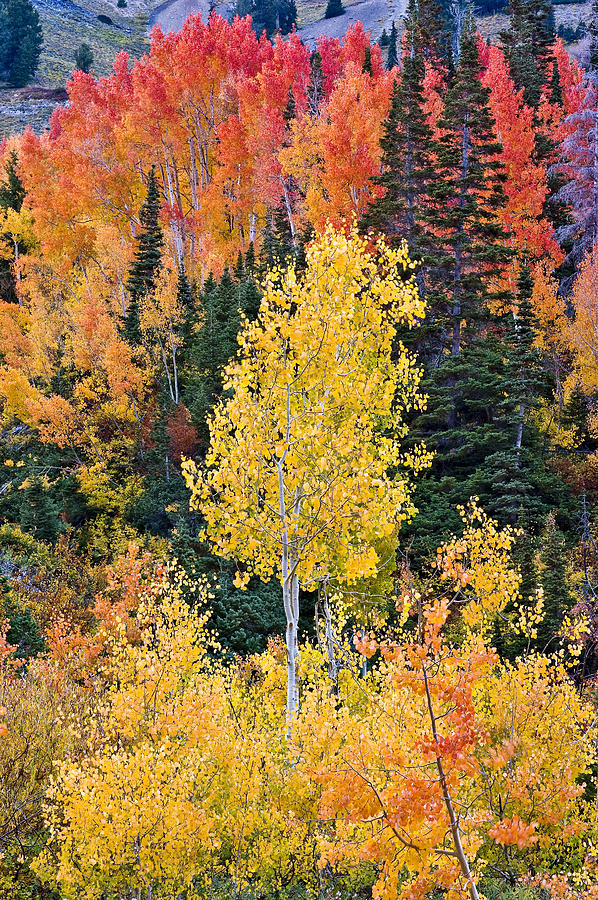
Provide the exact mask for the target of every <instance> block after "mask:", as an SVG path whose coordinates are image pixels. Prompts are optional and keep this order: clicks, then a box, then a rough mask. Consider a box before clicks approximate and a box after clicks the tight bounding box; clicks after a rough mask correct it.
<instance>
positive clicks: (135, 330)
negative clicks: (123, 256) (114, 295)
mask: <svg viewBox="0 0 598 900" xmlns="http://www.w3.org/2000/svg"><path fill="white" fill-rule="evenodd" d="M159 214H160V194H159V191H158V183H157V181H156V170H155V168H154V166H152V168H151V169H150V173H149V176H148V181H147V194H146V197H145V202H144V203H143V206H142V207H141V210H140V212H139V231H138V233H137V235H136V237H135V243H136V247H135V256H134V258H133V263H132V265H131V269H130V271H129V277H128V280H127V290H128V292H129V298H130V302H129V308H128V311H127V315H126V318H125V323H124V329H123V330H124V334H125V336H126V338H127V340H129V341H130V343H132V344H135V343H138V342H139V337H140V329H139V303H140V300H141V299H142V298H143V297H145V296H146V295H147V294H150V293H151V292H152V291H153V290H154V289H155V287H156V276H157V274H158V271H159V269H160V266H161V264H162V247H163V245H164V239H163V236H162V227H161V225H160V222H159V218H158V217H159Z"/></svg>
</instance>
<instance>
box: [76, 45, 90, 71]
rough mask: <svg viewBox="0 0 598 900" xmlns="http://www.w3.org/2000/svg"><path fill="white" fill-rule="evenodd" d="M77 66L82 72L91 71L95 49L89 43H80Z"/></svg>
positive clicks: (77, 51)
mask: <svg viewBox="0 0 598 900" xmlns="http://www.w3.org/2000/svg"><path fill="white" fill-rule="evenodd" d="M75 66H76V67H77V68H78V69H80V70H81V72H89V71H91V67H92V66H93V51H92V49H91V47H90V46H89V44H80V45H79V46H78V47H77V50H76V51H75Z"/></svg>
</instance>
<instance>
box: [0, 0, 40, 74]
mask: <svg viewBox="0 0 598 900" xmlns="http://www.w3.org/2000/svg"><path fill="white" fill-rule="evenodd" d="M42 44H43V34H42V28H41V25H40V23H39V15H38V13H37V10H36V9H35V7H34V6H33V4H32V3H31V0H0V76H3V77H4V78H6V80H7V81H8V83H9V84H11V85H13V87H23V86H24V85H26V84H27V83H28V82H29V81H30V79H31V78H32V77H33V75H34V74H35V72H36V70H37V64H38V62H39V57H40V53H41V49H42Z"/></svg>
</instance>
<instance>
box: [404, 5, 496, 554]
mask: <svg viewBox="0 0 598 900" xmlns="http://www.w3.org/2000/svg"><path fill="white" fill-rule="evenodd" d="M480 71H481V65H480V60H479V54H478V49H477V43H476V37H475V27H474V23H473V19H472V18H471V17H470V18H469V19H468V21H467V23H466V27H465V29H464V32H463V37H462V42H461V52H460V55H459V65H458V67H457V70H456V72H455V75H454V78H453V80H452V83H451V84H450V86H449V89H448V91H447V95H446V100H445V109H444V113H443V118H442V121H441V123H440V127H441V129H442V137H441V138H440V140H439V141H438V142H437V145H436V147H435V150H436V159H437V164H436V172H435V177H434V178H433V179H431V180H430V182H429V186H428V192H429V200H428V202H427V203H426V205H425V209H424V213H423V216H422V219H423V228H424V229H425V230H426V231H427V233H428V237H430V240H429V243H428V244H427V245H426V247H425V253H426V256H425V259H426V272H425V280H426V299H427V302H428V311H427V330H428V337H427V343H426V347H425V349H424V353H423V356H422V360H423V362H424V365H425V370H426V378H425V383H424V391H425V393H426V394H427V395H428V398H429V399H428V405H427V409H426V411H424V412H423V413H421V414H420V415H419V416H417V417H416V419H415V421H414V422H413V424H412V429H411V433H412V434H413V435H414V436H417V437H418V438H420V439H421V438H424V439H425V440H426V441H427V442H428V444H429V445H430V446H431V448H433V449H434V450H435V451H436V455H435V459H434V463H433V468H432V471H431V474H430V476H429V477H428V478H427V479H425V480H424V481H423V482H422V483H421V484H420V486H419V488H418V491H417V494H416V505H417V507H418V508H419V509H420V510H422V512H421V513H420V515H419V516H417V517H416V519H415V521H414V526H413V532H412V533H413V534H415V536H416V538H415V539H416V543H417V544H418V545H419V546H418V547H417V548H416V549H417V550H421V551H424V552H428V551H429V550H433V549H435V547H436V546H437V544H438V539H439V538H441V537H442V534H444V533H445V532H446V530H447V529H450V527H451V526H452V527H453V528H458V520H457V516H456V512H455V511H454V507H455V506H456V504H457V503H463V502H467V500H468V499H469V497H470V496H471V494H473V493H475V491H474V490H472V489H471V488H472V483H471V479H472V477H473V476H474V475H476V474H478V473H479V471H480V469H481V468H483V464H484V461H485V460H486V459H487V458H488V457H489V456H491V455H492V454H493V453H495V452H496V451H497V450H498V449H501V448H504V449H509V448H510V447H511V446H512V442H511V440H510V439H507V440H506V441H505V429H504V410H503V398H504V394H503V389H504V356H503V352H504V351H503V347H502V346H501V343H500V341H499V339H498V337H497V333H496V330H495V329H493V328H489V325H490V324H491V319H492V317H491V314H490V311H489V302H488V301H490V300H492V301H494V302H495V303H505V302H507V301H508V299H509V297H508V294H506V293H505V292H504V291H502V290H500V289H498V288H496V287H492V285H496V284H498V283H499V282H500V275H501V273H502V272H503V270H504V266H505V264H506V263H507V262H508V260H509V259H510V258H511V251H510V250H509V249H508V247H507V244H506V239H507V235H506V234H505V232H504V230H503V228H502V227H501V226H500V224H499V222H498V220H497V211H498V210H499V209H500V207H501V206H502V205H503V204H504V193H503V187H502V182H503V177H504V176H503V170H502V167H501V164H500V162H499V161H498V154H499V152H500V147H499V146H498V145H497V143H496V139H495V136H494V123H493V120H492V116H491V114H490V110H489V106H488V96H489V94H488V90H487V89H485V88H484V87H483V86H482V84H481V80H480V77H479V76H480ZM464 323H465V328H464Z"/></svg>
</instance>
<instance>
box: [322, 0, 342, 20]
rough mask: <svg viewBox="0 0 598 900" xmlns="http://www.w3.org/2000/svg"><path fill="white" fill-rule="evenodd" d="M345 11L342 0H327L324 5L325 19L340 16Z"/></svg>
mask: <svg viewBox="0 0 598 900" xmlns="http://www.w3.org/2000/svg"><path fill="white" fill-rule="evenodd" d="M344 11H345V7H344V6H343V3H342V0H328V3H327V5H326V12H325V13H324V18H325V19H334V18H336V16H342V15H343V13H344Z"/></svg>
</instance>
